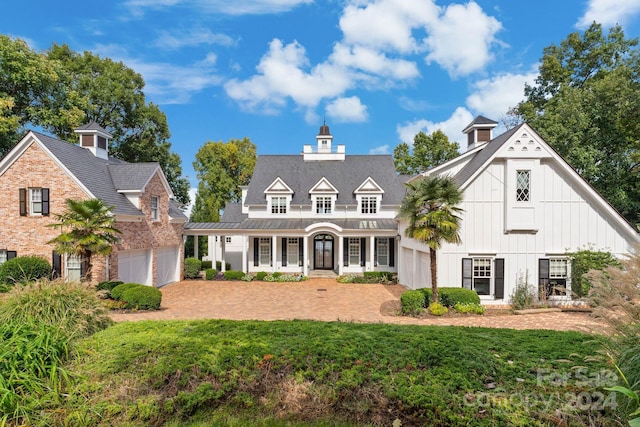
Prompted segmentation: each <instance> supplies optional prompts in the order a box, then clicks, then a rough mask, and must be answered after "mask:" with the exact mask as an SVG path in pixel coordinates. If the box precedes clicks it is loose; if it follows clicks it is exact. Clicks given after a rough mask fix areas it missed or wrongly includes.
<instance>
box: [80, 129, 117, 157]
mask: <svg viewBox="0 0 640 427" xmlns="http://www.w3.org/2000/svg"><path fill="white" fill-rule="evenodd" d="M74 132H75V133H77V134H78V135H79V136H80V142H79V143H78V145H80V146H81V147H82V148H86V149H88V150H89V151H91V152H92V153H93V155H94V156H96V157H99V158H101V159H105V160H107V159H109V139H111V134H110V133H109V132H107V131H106V130H104V129H103V128H102V126H100V125H99V124H97V123H96V122H90V123H87V124H85V125H82V126H80V127H79V128H77V129H75V130H74Z"/></svg>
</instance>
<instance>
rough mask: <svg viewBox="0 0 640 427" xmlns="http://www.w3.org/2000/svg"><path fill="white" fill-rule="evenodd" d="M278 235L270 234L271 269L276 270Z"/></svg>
mask: <svg viewBox="0 0 640 427" xmlns="http://www.w3.org/2000/svg"><path fill="white" fill-rule="evenodd" d="M277 255H278V236H275V235H274V236H271V271H272V272H274V273H275V272H276V270H277V268H276V267H277V265H278V256H277Z"/></svg>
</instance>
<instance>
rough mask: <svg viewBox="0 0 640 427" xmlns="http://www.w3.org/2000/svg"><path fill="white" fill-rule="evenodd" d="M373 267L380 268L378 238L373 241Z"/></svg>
mask: <svg viewBox="0 0 640 427" xmlns="http://www.w3.org/2000/svg"><path fill="white" fill-rule="evenodd" d="M373 266H374V267H377V266H378V238H377V237H376V238H375V239H373Z"/></svg>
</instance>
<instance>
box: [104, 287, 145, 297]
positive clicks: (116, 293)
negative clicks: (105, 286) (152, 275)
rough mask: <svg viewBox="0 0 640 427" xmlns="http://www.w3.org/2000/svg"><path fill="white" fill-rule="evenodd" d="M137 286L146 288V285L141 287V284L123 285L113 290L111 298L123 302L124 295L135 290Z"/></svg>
mask: <svg viewBox="0 0 640 427" xmlns="http://www.w3.org/2000/svg"><path fill="white" fill-rule="evenodd" d="M136 286H144V285H141V284H140V283H123V284H121V285H118V286H116V287H115V288H113V289H112V290H111V298H113V299H117V300H121V299H122V294H123V293H124V292H125V291H126V290H128V289H131V288H135V287H136Z"/></svg>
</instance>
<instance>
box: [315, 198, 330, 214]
mask: <svg viewBox="0 0 640 427" xmlns="http://www.w3.org/2000/svg"><path fill="white" fill-rule="evenodd" d="M331 205H332V203H331V197H318V198H317V199H316V213H317V214H330V213H331V207H332V206H331Z"/></svg>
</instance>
